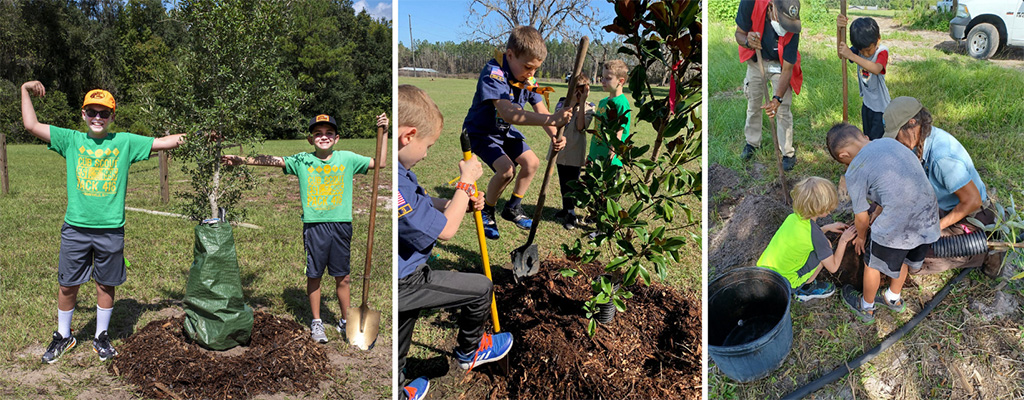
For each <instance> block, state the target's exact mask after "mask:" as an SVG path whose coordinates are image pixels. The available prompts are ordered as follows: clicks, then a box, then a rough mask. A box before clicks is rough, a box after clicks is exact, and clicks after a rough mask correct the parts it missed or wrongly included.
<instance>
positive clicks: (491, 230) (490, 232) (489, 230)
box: [480, 208, 500, 240]
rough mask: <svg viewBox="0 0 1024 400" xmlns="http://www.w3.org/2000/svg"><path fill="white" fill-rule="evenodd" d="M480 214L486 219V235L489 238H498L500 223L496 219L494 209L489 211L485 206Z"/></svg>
mask: <svg viewBox="0 0 1024 400" xmlns="http://www.w3.org/2000/svg"><path fill="white" fill-rule="evenodd" d="M480 215H481V216H482V217H483V221H484V236H485V237H487V238H488V239H492V240H493V239H497V238H498V237H499V236H500V235H499V234H498V223H497V222H495V221H494V210H493V209H492V210H490V211H487V209H486V208H485V209H484V210H483V211H482V212H480Z"/></svg>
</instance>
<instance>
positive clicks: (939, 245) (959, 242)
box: [932, 231, 988, 258]
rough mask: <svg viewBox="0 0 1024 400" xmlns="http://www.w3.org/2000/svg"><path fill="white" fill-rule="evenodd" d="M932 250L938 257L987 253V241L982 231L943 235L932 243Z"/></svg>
mask: <svg viewBox="0 0 1024 400" xmlns="http://www.w3.org/2000/svg"><path fill="white" fill-rule="evenodd" d="M932 251H933V252H935V257H938V258H949V257H967V256H973V255H975V254H985V253H987V252H988V242H987V240H986V237H985V232H982V231H978V232H974V233H968V234H962V235H953V236H943V237H941V238H939V240H938V241H936V242H935V243H933V244H932Z"/></svg>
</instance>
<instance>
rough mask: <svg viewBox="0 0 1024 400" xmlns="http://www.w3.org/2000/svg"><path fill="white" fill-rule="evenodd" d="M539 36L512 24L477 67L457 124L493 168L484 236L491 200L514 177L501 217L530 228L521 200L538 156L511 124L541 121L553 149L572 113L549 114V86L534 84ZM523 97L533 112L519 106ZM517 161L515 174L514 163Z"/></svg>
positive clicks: (490, 226) (490, 224) (491, 227)
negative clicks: (501, 48)
mask: <svg viewBox="0 0 1024 400" xmlns="http://www.w3.org/2000/svg"><path fill="white" fill-rule="evenodd" d="M547 53H548V51H547V48H546V47H545V45H544V38H543V37H541V35H540V32H538V31H537V30H536V29H534V28H533V27H529V26H518V27H516V28H515V29H513V30H512V33H511V35H510V36H509V39H508V43H507V45H506V50H505V52H504V53H500V52H497V51H496V52H495V56H494V59H492V60H490V61H488V62H487V65H486V66H484V68H483V70H482V71H481V72H480V78H479V80H478V81H477V85H476V94H474V95H473V105H472V106H471V107H470V108H469V113H468V114H467V115H466V120H465V121H464V122H463V124H462V129H463V130H465V131H466V132H468V133H469V140H470V144H471V145H472V149H473V154H476V155H477V156H479V157H480V159H481V160H483V161H484V162H485V163H487V165H488V166H490V167H491V169H492V170H494V176H493V177H491V181H490V182H489V183H488V184H487V192H486V195H485V196H484V201H485V202H486V206H485V207H484V209H483V219H484V233H485V234H486V235H487V238H488V239H497V238H498V236H499V235H498V225H497V223H496V221H495V219H494V213H495V205H497V204H498V198H499V197H500V196H501V194H502V192H504V191H505V187H506V186H508V184H509V183H511V182H512V178H513V177H515V178H516V179H515V185H514V186H513V189H512V196H511V197H510V198H509V200H508V202H506V203H505V208H504V209H503V210H502V212H501V217H502V218H504V219H506V220H508V221H511V222H513V223H515V225H516V226H517V227H519V228H522V229H530V227H531V226H532V225H533V221H532V220H531V219H530V218H529V217H527V216H526V213H525V212H523V208H522V205H521V202H522V200H523V196H524V195H525V194H526V189H527V188H529V186H530V181H531V180H533V176H534V175H535V174H536V173H537V169H538V168H539V167H540V160H539V159H538V158H537V155H536V154H534V152H533V150H531V149H530V146H528V145H527V144H526V137H525V136H523V134H522V133H521V132H519V130H518V129H516V128H515V127H514V126H512V123H515V124H516V125H524V126H525V125H534V126H542V127H544V131H545V132H546V133H547V134H548V136H551V142H552V145H553V146H554V148H555V149H556V150H559V151H560V150H561V149H562V147H564V146H565V138H562V139H561V140H558V141H556V140H555V137H556V136H557V131H556V127H557V126H562V125H565V124H566V123H567V122H568V121H569V119H570V118H571V117H572V111H571V110H570V109H565V110H562V111H558V112H556V113H555V114H551V113H550V112H549V111H548V106H547V104H546V103H547V102H546V101H544V102H542V101H541V100H546V96H547V94H548V93H550V92H551V91H553V89H551V88H542V87H540V86H537V84H536V80H535V79H534V78H533V74H534V72H536V71H537V68H540V65H541V63H543V62H544V58H545V57H547ZM526 103H529V104H530V105H532V106H533V110H534V111H535V112H529V111H526V110H525V109H524V106H525V105H526ZM517 165H518V166H520V171H519V175H518V176H516V172H515V168H516V166H517Z"/></svg>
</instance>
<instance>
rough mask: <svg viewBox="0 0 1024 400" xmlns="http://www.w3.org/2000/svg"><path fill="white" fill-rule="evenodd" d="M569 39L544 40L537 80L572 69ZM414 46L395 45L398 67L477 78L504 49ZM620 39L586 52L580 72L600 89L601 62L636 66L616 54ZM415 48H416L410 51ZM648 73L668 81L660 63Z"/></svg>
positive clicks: (472, 44) (474, 44)
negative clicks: (544, 51) (617, 61)
mask: <svg viewBox="0 0 1024 400" xmlns="http://www.w3.org/2000/svg"><path fill="white" fill-rule="evenodd" d="M577 43H578V41H571V40H552V39H549V40H547V48H548V57H547V58H546V59H545V60H544V64H542V65H541V67H540V70H538V71H537V78H539V79H545V78H548V79H558V80H562V79H564V78H565V75H566V74H569V73H571V72H572V66H573V62H575V57H576V44H577ZM414 44H415V46H414V48H412V49H411V48H409V47H406V46H405V45H404V44H403V43H399V44H398V66H399V67H416V68H430V69H434V70H437V72H438V74H441V75H444V76H464V77H467V78H470V77H471V78H476V76H477V74H479V73H480V70H481V69H482V68H483V67H484V63H486V62H487V60H490V59H491V58H493V57H494V50H495V49H500V50H504V43H501V44H498V45H495V44H491V43H486V42H482V41H475V40H466V41H463V42H462V43H455V42H451V41H447V42H434V43H431V42H427V41H419V40H417V41H415V42H414ZM622 45H623V43H622V41H621V40H614V41H611V42H602V41H600V40H593V41H591V42H590V47H589V50H588V51H587V61H586V64H584V68H583V72H584V73H586V74H587V76H589V77H590V78H591V83H592V84H593V85H597V86H596V87H597V89H595V90H599V89H600V82H599V81H598V79H600V77H599V75H600V74H601V64H602V63H604V62H605V61H608V60H612V59H615V58H618V59H622V60H623V61H625V62H626V64H628V65H631V66H632V65H636V63H637V61H636V58H635V57H630V56H627V55H624V54H619V53H616V51H617V50H618V49H619V48H620V47H622ZM414 49H415V51H413V50H414ZM648 75H649V76H651V77H654V78H655V81H654V84H655V85H659V86H665V85H667V84H668V77H669V75H668V70H667V69H666V68H664V67H662V66H660V65H659V66H652V70H651V71H649V72H648Z"/></svg>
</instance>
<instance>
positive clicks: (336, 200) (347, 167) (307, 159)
mask: <svg viewBox="0 0 1024 400" xmlns="http://www.w3.org/2000/svg"><path fill="white" fill-rule="evenodd" d="M370 160H371V158H370V157H363V156H361V155H358V154H356V153H353V152H351V151H335V152H334V154H332V155H331V158H330V159H328V160H327V161H324V160H321V159H319V158H317V157H316V155H314V154H313V153H299V154H296V155H294V156H289V157H285V158H284V173H285V174H288V175H295V176H297V177H299V197H300V201H302V222H306V223H311V222H352V176H353V175H355V174H365V173H366V170H368V169H369V168H370Z"/></svg>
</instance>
